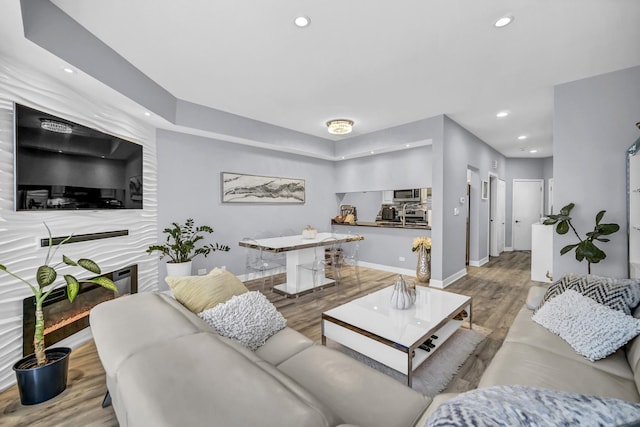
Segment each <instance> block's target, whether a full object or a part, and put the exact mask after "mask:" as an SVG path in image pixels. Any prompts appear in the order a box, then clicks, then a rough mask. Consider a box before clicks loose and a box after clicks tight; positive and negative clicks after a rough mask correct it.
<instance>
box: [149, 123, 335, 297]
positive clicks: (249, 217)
mask: <svg viewBox="0 0 640 427" xmlns="http://www.w3.org/2000/svg"><path fill="white" fill-rule="evenodd" d="M157 143H158V170H159V172H158V176H159V179H158V180H159V184H158V188H159V191H158V203H159V206H160V208H159V215H158V239H159V241H163V240H164V238H165V236H164V235H163V234H162V229H163V228H164V227H166V226H168V225H169V224H170V223H171V222H173V221H180V222H183V221H184V220H185V219H186V218H188V217H192V218H194V219H195V221H196V224H207V225H210V226H212V227H213V228H214V230H215V232H214V233H213V234H212V235H211V237H208V238H207V241H211V242H214V241H215V242H219V243H225V244H228V245H229V246H231V251H230V252H227V253H225V252H215V253H213V254H211V255H209V257H207V258H204V257H198V258H196V259H195V260H194V262H193V273H194V274H195V273H196V272H197V271H198V269H200V268H206V269H207V270H210V269H212V268H213V267H215V266H220V265H226V266H227V268H228V269H229V270H230V271H231V272H233V273H235V274H243V273H244V256H245V250H244V249H243V248H241V247H239V246H238V242H239V241H240V240H241V239H242V238H243V237H252V236H256V235H257V234H260V233H262V232H265V231H269V232H272V233H275V234H276V235H280V234H282V233H287V234H290V233H291V232H293V233H299V232H302V229H303V228H304V227H305V226H306V225H307V224H311V225H313V226H315V227H316V228H318V230H319V231H330V229H331V227H330V219H331V217H333V216H335V215H336V212H335V206H336V204H335V193H334V191H333V187H334V181H333V164H332V163H331V162H328V161H324V160H318V159H312V158H309V157H303V156H297V155H292V154H286V153H281V152H275V151H269V150H262V149H257V148H252V147H247V146H243V145H237V144H232V143H228V142H223V141H218V140H213V139H208V138H203V137H198V136H193V135H186V134H181V133H175V132H169V131H164V130H159V131H158V132H157ZM220 172H237V173H248V174H254V175H266V176H285V177H292V178H303V179H304V180H305V184H306V202H305V203H304V204H290V205H281V204H229V203H225V204H223V203H222V202H221V198H220ZM165 275H166V267H165V265H164V262H162V263H161V264H160V266H159V277H160V284H159V287H160V288H161V289H166V288H167V285H166V283H164V281H163V280H162V278H164V277H165Z"/></svg>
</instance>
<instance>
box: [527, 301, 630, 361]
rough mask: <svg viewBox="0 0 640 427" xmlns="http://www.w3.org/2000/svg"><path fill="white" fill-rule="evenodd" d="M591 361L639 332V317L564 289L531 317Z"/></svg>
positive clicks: (619, 345)
mask: <svg viewBox="0 0 640 427" xmlns="http://www.w3.org/2000/svg"><path fill="white" fill-rule="evenodd" d="M531 319H532V320H533V321H534V322H536V323H538V324H539V325H542V326H544V327H545V328H547V329H548V330H550V331H551V332H553V333H554V334H556V335H559V336H560V338H562V339H563V340H565V341H566V342H568V343H569V344H570V345H571V347H573V349H574V350H575V351H576V352H577V353H578V354H581V355H582V356H584V357H586V358H587V359H589V360H590V361H592V362H593V361H595V360H598V359H602V358H603V357H606V356H608V355H610V354H611V353H613V352H615V351H616V350H617V349H619V348H620V347H622V346H623V345H625V344H626V343H627V342H628V341H630V340H631V339H632V338H633V337H635V336H636V335H638V334H640V319H636V318H634V317H632V316H627V315H626V314H624V313H623V312H621V311H618V310H612V309H610V308H609V307H606V306H604V305H602V304H598V303H597V302H595V301H594V300H592V299H591V298H588V297H585V296H584V295H581V294H579V293H578V292H576V291H574V290H571V289H569V290H567V291H565V292H563V293H562V294H560V295H558V296H557V297H555V298H552V299H551V300H550V301H549V302H547V303H546V304H545V305H543V306H542V308H541V309H539V310H538V311H537V312H536V313H535V314H534V315H533V317H532V318H531Z"/></svg>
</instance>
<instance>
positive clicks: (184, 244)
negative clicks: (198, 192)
mask: <svg viewBox="0 0 640 427" xmlns="http://www.w3.org/2000/svg"><path fill="white" fill-rule="evenodd" d="M171 225H172V227H171V228H165V229H164V230H163V231H162V232H163V233H166V234H167V240H166V243H164V244H162V245H151V246H149V248H148V249H147V253H149V254H151V253H153V252H155V251H158V252H160V254H161V255H160V259H162V258H164V257H165V256H168V257H169V258H170V261H167V275H168V276H190V275H191V262H192V260H193V258H195V257H196V256H198V255H204V256H205V258H206V257H207V255H209V254H210V253H211V252H215V251H223V252H228V251H229V250H230V248H229V246H227V245H221V244H219V243H213V244H212V243H210V244H208V245H202V246H200V247H196V243H198V242H199V241H200V240H202V239H204V236H203V235H202V233H209V234H211V233H213V228H211V227H209V226H208V225H200V226H198V227H195V226H194V225H193V219H192V218H189V219H187V220H186V221H185V223H184V225H180V224H178V223H176V222H174V223H172V224H171Z"/></svg>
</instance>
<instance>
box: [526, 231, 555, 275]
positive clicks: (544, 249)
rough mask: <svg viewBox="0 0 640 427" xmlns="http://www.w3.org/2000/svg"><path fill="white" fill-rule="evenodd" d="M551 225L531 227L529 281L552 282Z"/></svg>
mask: <svg viewBox="0 0 640 427" xmlns="http://www.w3.org/2000/svg"><path fill="white" fill-rule="evenodd" d="M553 229H554V226H553V225H544V224H542V223H537V224H533V225H532V226H531V280H535V281H537V282H545V283H551V282H553Z"/></svg>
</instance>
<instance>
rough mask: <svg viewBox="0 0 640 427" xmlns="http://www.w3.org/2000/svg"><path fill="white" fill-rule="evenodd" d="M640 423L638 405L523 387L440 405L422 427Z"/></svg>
mask: <svg viewBox="0 0 640 427" xmlns="http://www.w3.org/2000/svg"><path fill="white" fill-rule="evenodd" d="M632 422H640V404H634V403H630V402H625V401H623V400H619V399H610V398H603V397H600V396H589V395H584V394H577V393H566V392H559V391H553V390H545V389H537V388H530V387H523V386H496V387H489V388H483V389H478V390H472V391H469V392H467V393H463V394H461V395H460V396H457V397H454V398H453V399H451V400H448V401H447V402H445V403H443V404H441V405H440V406H438V408H437V409H436V410H435V411H434V413H433V414H432V415H431V416H430V417H429V419H428V421H427V423H426V425H425V427H436V426H444V425H446V426H451V427H455V426H460V427H466V426H470V425H473V426H477V427H483V426H486V427H490V426H491V427H493V426H498V425H501V426H505V425H507V426H517V425H531V426H560V425H566V426H568V425H590V426H613V425H621V424H625V423H632Z"/></svg>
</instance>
